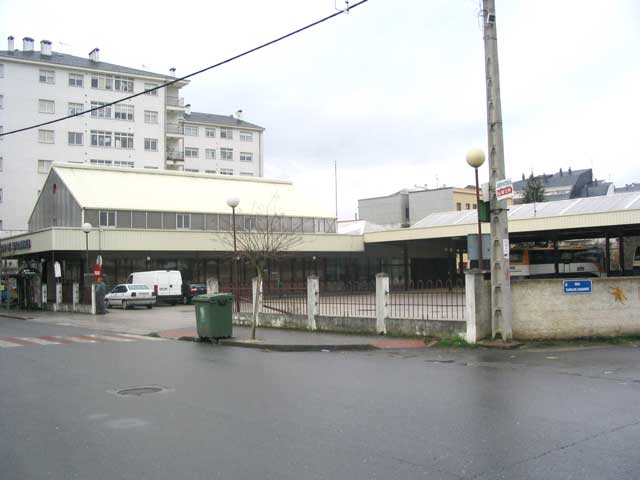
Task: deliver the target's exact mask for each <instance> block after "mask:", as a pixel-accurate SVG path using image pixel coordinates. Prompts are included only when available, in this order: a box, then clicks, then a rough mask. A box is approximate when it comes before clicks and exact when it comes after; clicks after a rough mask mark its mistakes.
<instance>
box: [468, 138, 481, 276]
mask: <svg viewBox="0 0 640 480" xmlns="http://www.w3.org/2000/svg"><path fill="white" fill-rule="evenodd" d="M467 163H468V164H469V165H471V166H472V167H473V169H474V170H475V172H476V212H477V214H478V269H479V270H482V223H481V222H480V184H479V182H478V168H480V167H481V166H482V165H483V164H484V152H483V151H482V150H480V149H479V148H472V149H471V150H469V151H468V152H467Z"/></svg>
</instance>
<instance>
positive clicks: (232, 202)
mask: <svg viewBox="0 0 640 480" xmlns="http://www.w3.org/2000/svg"><path fill="white" fill-rule="evenodd" d="M239 204H240V199H239V198H238V197H231V198H229V199H227V205H229V206H230V207H231V225H232V228H233V267H232V275H233V279H232V285H233V296H234V297H235V301H236V312H238V313H240V297H239V295H238V247H237V244H236V207H237V206H238V205H239Z"/></svg>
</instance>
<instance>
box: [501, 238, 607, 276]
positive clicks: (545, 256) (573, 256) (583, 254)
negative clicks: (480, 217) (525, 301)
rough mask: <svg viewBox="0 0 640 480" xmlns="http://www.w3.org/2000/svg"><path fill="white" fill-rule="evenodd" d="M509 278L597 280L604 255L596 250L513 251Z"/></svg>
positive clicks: (568, 248)
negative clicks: (595, 278)
mask: <svg viewBox="0 0 640 480" xmlns="http://www.w3.org/2000/svg"><path fill="white" fill-rule="evenodd" d="M510 256H511V258H510V263H511V265H510V268H511V276H512V277H524V278H536V277H553V276H555V275H556V261H557V262H558V274H559V275H560V276H563V277H578V276H580V277H586V276H589V277H599V276H600V275H601V273H602V262H603V252H602V250H601V249H600V248H598V247H573V246H571V247H558V250H557V259H556V251H555V250H554V249H553V248H552V247H531V248H516V249H513V250H511V255H510Z"/></svg>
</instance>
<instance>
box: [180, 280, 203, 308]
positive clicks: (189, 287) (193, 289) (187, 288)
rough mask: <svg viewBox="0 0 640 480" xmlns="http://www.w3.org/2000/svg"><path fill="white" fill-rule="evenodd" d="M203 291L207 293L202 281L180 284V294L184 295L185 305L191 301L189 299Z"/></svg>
mask: <svg viewBox="0 0 640 480" xmlns="http://www.w3.org/2000/svg"><path fill="white" fill-rule="evenodd" d="M204 293H207V286H206V285H205V284H203V283H185V284H183V285H182V296H183V297H184V303H185V305H186V304H188V303H191V300H192V299H193V297H195V296H196V295H202V294H204Z"/></svg>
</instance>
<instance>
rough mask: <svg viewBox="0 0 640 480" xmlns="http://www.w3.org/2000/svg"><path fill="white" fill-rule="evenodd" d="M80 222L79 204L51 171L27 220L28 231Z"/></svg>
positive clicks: (78, 224)
mask: <svg viewBox="0 0 640 480" xmlns="http://www.w3.org/2000/svg"><path fill="white" fill-rule="evenodd" d="M54 185H55V191H54ZM81 224H82V210H81V209H80V205H78V203H77V202H76V200H75V198H73V195H72V194H71V192H70V191H69V189H68V188H67V186H66V185H65V184H64V183H63V182H62V180H61V179H60V177H59V176H58V175H57V174H56V173H55V172H52V173H51V175H49V177H48V178H47V181H46V182H45V184H44V187H43V190H42V193H41V194H40V196H39V197H38V201H37V202H36V206H35V208H34V209H33V213H32V215H31V219H30V220H29V231H31V232H34V231H38V230H42V229H45V228H49V227H56V226H57V227H80V225H81ZM94 225H97V223H94Z"/></svg>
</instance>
